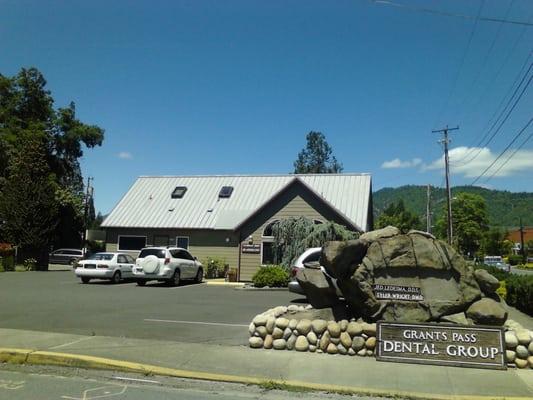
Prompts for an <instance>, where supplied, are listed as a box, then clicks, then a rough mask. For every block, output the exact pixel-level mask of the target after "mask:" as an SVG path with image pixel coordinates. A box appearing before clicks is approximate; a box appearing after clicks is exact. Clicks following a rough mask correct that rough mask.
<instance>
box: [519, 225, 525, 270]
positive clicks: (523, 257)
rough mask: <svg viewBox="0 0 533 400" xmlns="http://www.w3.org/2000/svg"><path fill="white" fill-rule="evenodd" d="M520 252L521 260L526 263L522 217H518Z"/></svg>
mask: <svg viewBox="0 0 533 400" xmlns="http://www.w3.org/2000/svg"><path fill="white" fill-rule="evenodd" d="M520 253H522V262H523V263H524V264H525V263H526V249H525V248H524V225H522V217H520Z"/></svg>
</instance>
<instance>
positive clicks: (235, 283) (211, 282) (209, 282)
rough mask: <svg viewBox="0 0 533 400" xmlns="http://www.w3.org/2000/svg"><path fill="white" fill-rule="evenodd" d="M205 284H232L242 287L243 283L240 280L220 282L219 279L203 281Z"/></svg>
mask: <svg viewBox="0 0 533 400" xmlns="http://www.w3.org/2000/svg"><path fill="white" fill-rule="evenodd" d="M204 283H205V284H206V285H210V286H212V285H214V286H233V287H243V286H244V285H245V284H244V283H242V282H220V281H204Z"/></svg>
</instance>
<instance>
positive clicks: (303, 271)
mask: <svg viewBox="0 0 533 400" xmlns="http://www.w3.org/2000/svg"><path fill="white" fill-rule="evenodd" d="M296 280H297V281H298V283H299V284H300V286H301V287H302V289H303V290H304V292H305V294H306V296H307V300H309V303H310V304H311V305H312V306H313V307H314V308H326V307H333V306H335V305H336V304H338V303H339V298H338V296H337V293H336V291H335V287H334V286H333V284H332V283H331V281H330V280H329V279H328V278H327V277H326V276H325V275H324V273H323V272H322V270H320V269H314V268H299V269H298V271H297V272H296Z"/></svg>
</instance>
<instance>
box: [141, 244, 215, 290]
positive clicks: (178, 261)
mask: <svg viewBox="0 0 533 400" xmlns="http://www.w3.org/2000/svg"><path fill="white" fill-rule="evenodd" d="M133 276H134V277H135V279H136V280H137V284H138V285H139V286H144V285H145V284H146V282H148V281H151V280H156V281H159V282H166V283H167V284H169V285H171V286H178V285H179V284H180V281H181V280H182V279H188V280H194V281H195V282H198V283H200V282H202V280H203V279H204V268H203V265H202V263H201V262H200V261H198V259H197V258H196V257H193V256H192V255H191V253H189V252H188V251H187V250H185V249H183V248H181V247H145V248H143V249H142V250H141V252H140V253H139V257H137V260H136V261H135V267H134V268H133Z"/></svg>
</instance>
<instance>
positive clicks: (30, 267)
mask: <svg viewBox="0 0 533 400" xmlns="http://www.w3.org/2000/svg"><path fill="white" fill-rule="evenodd" d="M23 265H24V269H25V270H26V271H34V270H35V267H36V266H37V260H36V259H35V258H26V259H25V260H24V263H23Z"/></svg>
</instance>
